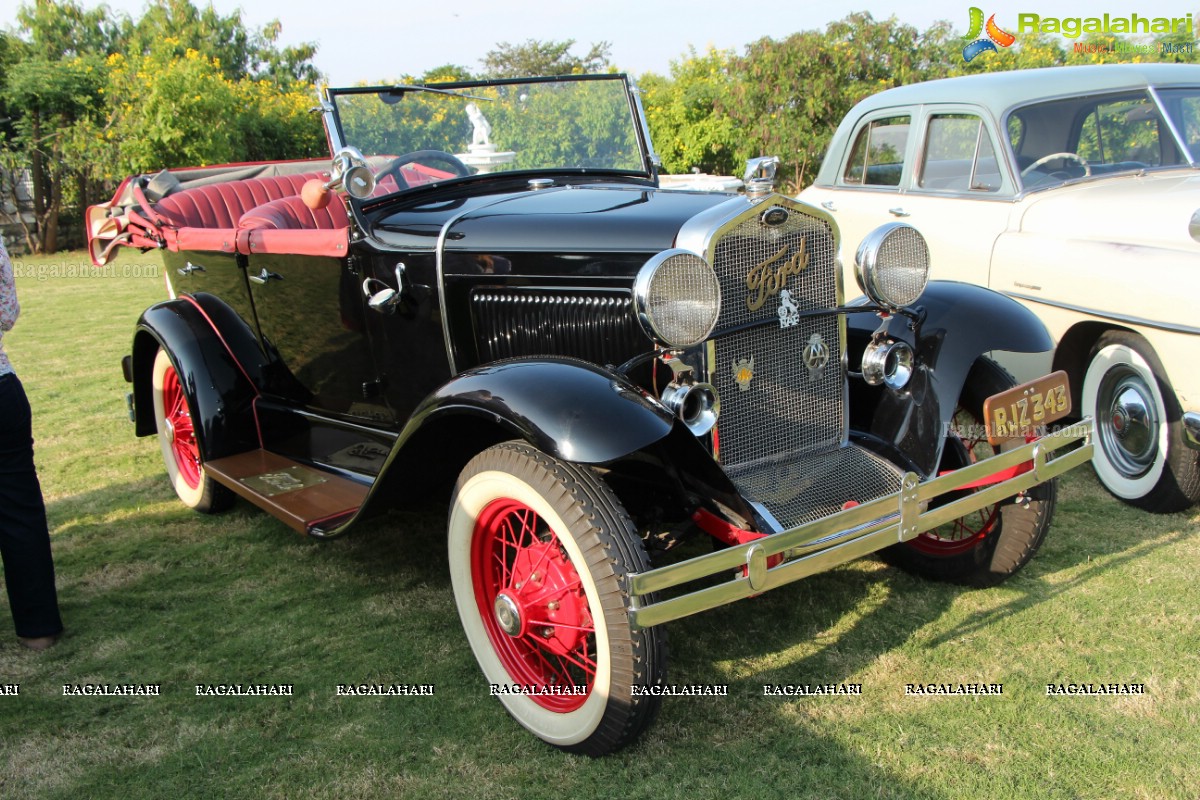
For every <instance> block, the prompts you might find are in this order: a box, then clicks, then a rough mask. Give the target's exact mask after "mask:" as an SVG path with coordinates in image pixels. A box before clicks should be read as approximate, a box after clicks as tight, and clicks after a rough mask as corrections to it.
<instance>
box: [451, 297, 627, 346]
mask: <svg viewBox="0 0 1200 800" xmlns="http://www.w3.org/2000/svg"><path fill="white" fill-rule="evenodd" d="M471 312H472V316H473V318H474V322H475V339H476V344H477V346H478V347H479V356H480V359H481V361H495V360H497V359H501V358H514V357H518V356H532V355H553V356H574V357H576V358H582V359H585V360H587V361H591V362H593V363H597V364H620V363H622V362H624V361H626V360H628V359H630V358H632V357H633V356H635V355H637V354H638V353H642V352H645V351H646V350H648V349H650V347H651V344H650V340H649V339H647V338H646V334H645V333H643V332H642V329H641V327H640V326H639V325H638V323H637V319H636V317H635V316H634V313H633V301H632V300H631V298H630V295H629V292H628V291H624V290H617V291H605V290H602V289H596V290H590V289H589V290H574V289H549V288H527V287H521V288H504V287H496V288H487V289H476V290H475V291H473V292H472V293H471Z"/></svg>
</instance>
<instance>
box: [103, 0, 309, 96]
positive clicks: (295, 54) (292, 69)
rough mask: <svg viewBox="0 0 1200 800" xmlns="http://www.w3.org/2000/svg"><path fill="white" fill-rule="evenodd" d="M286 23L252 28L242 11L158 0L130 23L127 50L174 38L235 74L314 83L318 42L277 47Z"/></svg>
mask: <svg viewBox="0 0 1200 800" xmlns="http://www.w3.org/2000/svg"><path fill="white" fill-rule="evenodd" d="M282 30H283V25H282V24H281V23H280V22H279V20H271V21H270V22H268V23H267V24H266V25H265V26H263V28H262V29H261V30H258V31H253V30H250V29H248V28H247V27H246V26H245V24H244V23H243V22H242V14H241V11H240V10H238V11H234V12H233V13H232V14H230V15H228V16H221V15H220V14H218V13H217V11H216V9H214V8H213V6H212V5H207V6H205V7H204V8H203V9H199V8H197V7H196V6H194V5H192V2H191V0H154V2H153V3H151V4H150V6H149V7H148V8H147V9H146V12H145V13H144V14H143V15H142V17H141V18H140V19H138V21H137V22H136V23H133V24H132V25H130V26H127V34H126V38H127V49H126V51H125V52H127V53H141V54H145V55H149V54H150V53H161V48H162V44H163V42H165V41H168V40H169V41H171V42H173V52H174V55H176V56H178V57H183V56H185V55H186V54H187V53H188V51H191V50H194V51H196V52H199V53H202V54H204V55H206V56H208V57H210V58H212V59H214V60H215V63H216V64H217V65H218V66H219V68H220V70H221V72H222V74H223V75H224V76H225V77H227V78H230V79H231V80H240V79H243V78H248V79H253V80H259V79H270V80H272V81H274V82H276V83H278V84H281V85H288V84H291V83H316V82H317V80H318V79H319V77H320V75H319V74H318V73H317V70H316V67H314V66H313V65H312V63H311V62H312V57H313V56H314V55H315V54H316V51H317V46H316V45H315V44H313V43H305V44H301V45H297V46H295V47H285V48H282V49H279V48H278V47H277V46H276V44H275V43H276V42H277V41H278V39H279V34H280V32H281V31H282Z"/></svg>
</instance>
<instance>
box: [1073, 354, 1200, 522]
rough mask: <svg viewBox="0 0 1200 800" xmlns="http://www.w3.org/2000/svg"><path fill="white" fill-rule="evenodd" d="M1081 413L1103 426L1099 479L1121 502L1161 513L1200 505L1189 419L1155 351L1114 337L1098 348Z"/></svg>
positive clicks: (1199, 464)
mask: <svg viewBox="0 0 1200 800" xmlns="http://www.w3.org/2000/svg"><path fill="white" fill-rule="evenodd" d="M1081 413H1083V414H1084V415H1085V416H1091V417H1092V418H1093V419H1094V420H1095V422H1096V446H1095V456H1094V457H1093V458H1092V467H1093V468H1094V469H1095V470H1096V477H1097V478H1099V479H1100V482H1101V483H1102V484H1104V488H1105V489H1107V490H1108V491H1109V492H1110V493H1111V494H1112V495H1113V496H1114V497H1117V498H1119V499H1121V500H1124V501H1125V502H1127V503H1129V504H1130V505H1134V506H1137V507H1138V508H1142V509H1145V510H1146V511H1152V512H1155V513H1168V512H1173V511H1183V510H1185V509H1187V508H1189V507H1191V506H1192V505H1193V504H1194V503H1196V502H1197V501H1198V500H1200V453H1197V452H1196V451H1195V450H1193V449H1191V448H1190V447H1188V446H1187V445H1186V444H1185V443H1184V438H1183V437H1184V431H1183V422H1182V411H1181V409H1180V408H1179V402H1178V400H1177V399H1176V396H1175V390H1174V389H1173V388H1172V387H1171V384H1170V382H1169V381H1168V380H1167V377H1166V372H1165V371H1164V370H1163V366H1162V363H1161V362H1160V361H1159V360H1158V356H1157V355H1156V354H1155V352H1154V348H1152V347H1151V346H1150V344H1149V343H1148V342H1147V341H1146V340H1145V339H1143V338H1142V337H1141V336H1138V335H1137V334H1135V333H1130V332H1128V331H1109V332H1108V333H1106V334H1104V335H1103V336H1101V337H1100V339H1099V340H1098V341H1097V342H1096V345H1095V346H1094V347H1093V348H1092V352H1091V356H1090V358H1089V360H1088V368H1087V374H1086V375H1085V376H1084V379H1083V391H1082V409H1081Z"/></svg>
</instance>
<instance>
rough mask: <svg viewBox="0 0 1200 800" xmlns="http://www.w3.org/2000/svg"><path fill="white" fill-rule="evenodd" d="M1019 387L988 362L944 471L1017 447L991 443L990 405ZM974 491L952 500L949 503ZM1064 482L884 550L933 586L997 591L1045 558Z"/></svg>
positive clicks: (955, 430) (954, 430)
mask: <svg viewBox="0 0 1200 800" xmlns="http://www.w3.org/2000/svg"><path fill="white" fill-rule="evenodd" d="M1015 385H1016V381H1015V380H1014V379H1013V377H1012V376H1011V375H1009V374H1008V372H1007V371H1005V370H1004V369H1003V368H1002V367H1000V366H999V365H998V364H996V363H995V362H994V361H991V360H989V359H986V358H981V359H979V360H978V361H976V362H975V365H974V366H973V367H972V368H971V372H970V374H969V375H968V376H967V381H966V384H965V385H964V386H963V389H962V392H961V395H960V397H959V401H958V408H957V409H956V410H955V412H954V417H953V419H952V421H951V424H950V430H949V431H948V432H947V437H946V444H945V447H944V449H943V451H942V461H941V465H940V467H939V472H945V471H947V470H955V469H960V468H962V467H966V466H969V465H971V464H974V463H975V462H977V461H979V460H982V459H984V458H988V457H989V456H992V455H995V454H996V453H997V452H1000V451H1002V450H1004V449H1005V448H1006V447H1008V446H1011V445H1004V446H1002V447H999V448H997V447H993V446H992V445H990V444H988V441H987V436H986V431H985V429H984V419H983V401H984V400H986V399H987V398H988V397H990V396H991V395H993V394H996V393H997V392H1002V391H1004V390H1005V389H1009V388H1011V387H1012V386H1015ZM972 491H978V489H966V490H964V491H963V492H956V493H953V494H951V495H950V496H948V497H946V498H944V499H943V500H942V501H941V502H942V503H943V504H944V503H947V502H951V501H953V500H956V499H958V498H959V497H962V496H963V494H964V493H968V492H972ZM1056 496H1057V482H1056V481H1048V482H1046V483H1043V484H1040V485H1038V486H1035V487H1034V488H1032V489H1030V490H1029V491H1028V492H1025V493H1024V494H1022V495H1019V496H1017V497H1010V498H1008V499H1006V500H1002V501H1000V502H999V503H996V504H994V505H990V506H985V507H984V508H981V509H979V510H977V511H973V512H971V513H970V514H967V515H966V516H963V517H959V518H958V519H956V520H954V521H952V522H948V523H946V524H945V525H942V526H940V527H938V528H935V529H933V530H931V531H926V532H925V533H922V534H921V535H920V536H918V537H916V538H915V539H912V540H910V541H908V542H905V543H903V544H899V545H894V546H892V547H889V548H887V549H886V550H882V551H880V556H881V557H882V558H883V560H884V561H887V562H888V563H889V564H892V565H894V566H897V567H900V568H902V569H905V570H907V571H909V572H912V573H914V574H917V575H921V576H922V577H926V578H930V579H933V580H941V581H949V582H952V583H961V584H966V585H969V586H994V585H996V584H998V583H1000V582H1001V581H1004V580H1005V579H1007V578H1009V577H1011V576H1012V575H1014V574H1016V573H1017V572H1018V571H1019V570H1020V569H1021V568H1022V567H1023V566H1025V564H1026V563H1027V562H1028V561H1029V559H1031V558H1032V557H1033V554H1034V553H1035V552H1037V549H1038V547H1040V546H1041V543H1042V539H1044V538H1045V536H1046V531H1047V530H1048V529H1049V527H1050V518H1051V517H1052V516H1053V512H1054V504H1055V498H1056Z"/></svg>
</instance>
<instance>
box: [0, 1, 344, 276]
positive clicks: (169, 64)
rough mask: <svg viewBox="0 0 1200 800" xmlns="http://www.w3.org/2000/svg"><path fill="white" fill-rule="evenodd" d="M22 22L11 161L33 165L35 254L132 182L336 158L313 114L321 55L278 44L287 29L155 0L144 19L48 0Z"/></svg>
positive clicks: (12, 56)
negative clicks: (62, 224)
mask: <svg viewBox="0 0 1200 800" xmlns="http://www.w3.org/2000/svg"><path fill="white" fill-rule="evenodd" d="M17 21H18V23H19V25H20V29H19V31H18V35H17V36H15V37H14V36H9V35H7V34H4V35H0V98H3V99H2V100H0V118H9V117H11V122H9V123H0V162H2V163H3V164H4V165H5V166H6V168H7V169H10V170H11V169H17V170H23V169H26V168H27V169H29V170H30V173H31V176H32V182H33V189H34V191H33V206H34V209H33V210H34V213H35V215H36V217H37V224H36V229H35V227H34V226H30V227H29V228H28V229H27V231H26V238H27V240H28V244H29V246H30V247H31V248H32V249H34V250H35V251H39V252H41V251H53V250H56V249H57V220H58V216H59V214H60V212H61V211H62V210H63V209H64V208H65V207H68V206H74V207H81V206H83V205H86V204H88V203H92V202H97V201H99V200H103V199H107V196H108V194H109V193H110V192H111V191H112V184H114V183H115V182H116V181H119V180H121V179H122V178H123V177H125V175H128V174H130V173H136V172H147V171H152V170H157V169H159V168H161V167H164V166H185V165H190V164H213V163H219V162H222V161H253V160H264V159H277V158H289V157H305V156H312V155H316V154H318V153H320V152H322V150H323V148H322V146H321V145H322V142H323V135H322V133H321V131H320V126H319V122H318V121H317V120H316V119H315V118H314V117H312V116H311V115H308V114H307V113H305V112H306V110H307V109H308V108H309V107H310V106H312V105H313V90H312V85H311V84H312V81H314V80H315V79H316V78H317V77H318V75H317V72H316V68H315V67H314V66H313V65H312V56H313V54H314V53H315V52H316V46H315V45H312V44H303V45H299V46H296V47H282V48H281V47H278V46H277V45H276V42H277V41H278V38H279V33H280V30H281V26H280V24H279V22H278V21H273V22H270V23H268V24H267V25H266V26H264V27H263V28H262V29H261V30H259V31H252V30H249V29H247V28H246V27H245V25H244V24H243V23H242V20H241V14H240V12H235V13H233V14H231V15H229V16H221V15H220V14H218V13H217V12H216V11H215V10H214V9H213V7H212V6H211V5H208V6H206V7H205V8H204V9H202V10H201V9H198V8H196V6H194V5H193V4H192V2H191V1H190V0H154V2H153V3H151V4H150V6H149V7H148V8H147V9H146V12H145V14H144V16H142V17H141V18H140V19H138V20H136V21H134V20H131V19H130V18H129V17H127V16H126V15H124V14H120V13H112V12H110V11H109V10H108V9H107V8H106V7H104V6H100V7H98V8H95V9H90V10H85V9H84V8H83V7H82V6H81V5H80V4H79V3H78V2H76V0H36V2H35V3H33V4H26V5H22V6H21V7H20V9H19V10H18V12H17ZM8 188H11V187H8Z"/></svg>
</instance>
